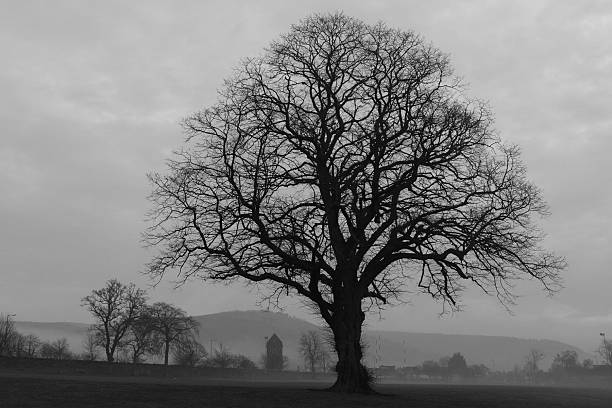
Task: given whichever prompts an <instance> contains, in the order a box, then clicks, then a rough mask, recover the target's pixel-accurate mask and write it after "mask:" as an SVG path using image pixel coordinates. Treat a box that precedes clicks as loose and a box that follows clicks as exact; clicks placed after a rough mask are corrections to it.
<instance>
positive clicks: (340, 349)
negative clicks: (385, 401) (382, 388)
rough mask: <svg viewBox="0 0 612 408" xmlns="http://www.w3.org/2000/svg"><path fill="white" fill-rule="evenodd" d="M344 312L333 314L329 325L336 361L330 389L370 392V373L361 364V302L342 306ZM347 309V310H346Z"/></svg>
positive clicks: (363, 316) (362, 317)
mask: <svg viewBox="0 0 612 408" xmlns="http://www.w3.org/2000/svg"><path fill="white" fill-rule="evenodd" d="M344 309H345V310H344V313H341V314H338V315H337V316H334V319H333V324H332V325H331V329H332V332H333V334H334V342H335V348H336V353H337V354H338V363H337V364H336V373H337V375H338V376H337V378H336V382H335V384H334V385H333V386H332V387H331V388H330V390H331V391H337V392H347V393H366V394H369V393H372V392H374V391H373V390H372V388H371V387H370V383H371V375H370V374H369V373H368V370H367V369H366V367H365V366H364V365H363V364H361V358H362V357H363V350H362V346H361V326H362V324H363V321H364V319H365V314H364V313H363V312H362V311H361V304H360V303H359V305H358V306H353V307H351V308H344ZM347 309H348V310H347Z"/></svg>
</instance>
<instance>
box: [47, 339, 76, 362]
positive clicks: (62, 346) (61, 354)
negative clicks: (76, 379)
mask: <svg viewBox="0 0 612 408" xmlns="http://www.w3.org/2000/svg"><path fill="white" fill-rule="evenodd" d="M40 356H41V357H42V358H48V359H52V360H69V359H71V358H72V357H73V355H72V353H71V352H70V346H69V345H68V340H67V339H66V338H65V337H62V338H61V339H57V340H55V341H52V342H44V343H43V344H42V346H41V347H40Z"/></svg>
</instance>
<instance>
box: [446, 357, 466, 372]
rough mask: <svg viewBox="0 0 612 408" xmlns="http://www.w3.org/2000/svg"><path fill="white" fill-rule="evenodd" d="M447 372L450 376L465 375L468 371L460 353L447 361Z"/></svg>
mask: <svg viewBox="0 0 612 408" xmlns="http://www.w3.org/2000/svg"><path fill="white" fill-rule="evenodd" d="M447 367H448V371H449V372H450V374H455V375H465V374H467V371H468V366H467V362H466V361H465V357H463V355H462V354H461V353H455V354H453V355H452V356H451V358H449V359H448V365H447Z"/></svg>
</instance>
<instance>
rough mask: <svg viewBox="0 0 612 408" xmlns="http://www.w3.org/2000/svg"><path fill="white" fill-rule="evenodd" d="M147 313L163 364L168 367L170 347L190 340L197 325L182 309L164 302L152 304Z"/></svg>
mask: <svg viewBox="0 0 612 408" xmlns="http://www.w3.org/2000/svg"><path fill="white" fill-rule="evenodd" d="M147 313H148V314H149V316H150V325H151V328H152V330H153V333H154V334H155V336H157V337H158V342H159V343H158V344H159V345H160V347H159V352H160V354H161V355H162V356H164V364H165V365H168V357H169V355H170V349H171V347H172V346H174V345H175V344H179V343H180V342H181V341H183V340H185V339H189V338H191V337H192V335H193V333H194V332H196V331H197V328H198V323H197V322H196V321H195V320H193V319H192V318H191V317H190V316H187V313H185V311H183V310H182V309H180V308H178V307H176V306H173V305H170V304H168V303H164V302H157V303H154V304H153V305H152V306H151V307H149V308H148V309H147Z"/></svg>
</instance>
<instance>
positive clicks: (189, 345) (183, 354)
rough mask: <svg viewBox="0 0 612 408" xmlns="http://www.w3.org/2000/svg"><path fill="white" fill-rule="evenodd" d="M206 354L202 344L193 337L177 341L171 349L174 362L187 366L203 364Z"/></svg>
mask: <svg viewBox="0 0 612 408" xmlns="http://www.w3.org/2000/svg"><path fill="white" fill-rule="evenodd" d="M207 355H208V353H207V352H206V349H205V348H204V346H202V345H201V344H200V343H199V342H198V341H197V340H195V339H193V338H188V339H185V340H183V341H180V342H178V343H177V344H176V345H175V347H174V349H173V351H172V358H173V360H174V363H175V364H177V365H181V366H187V367H196V366H199V365H201V364H203V363H204V362H205V360H206V356H207Z"/></svg>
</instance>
